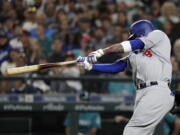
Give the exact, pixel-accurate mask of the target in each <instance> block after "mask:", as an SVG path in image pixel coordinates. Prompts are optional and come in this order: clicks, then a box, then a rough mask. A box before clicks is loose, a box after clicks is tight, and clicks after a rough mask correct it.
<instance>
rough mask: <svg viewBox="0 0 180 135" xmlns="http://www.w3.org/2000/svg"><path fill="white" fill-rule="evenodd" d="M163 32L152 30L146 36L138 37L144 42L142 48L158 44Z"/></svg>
mask: <svg viewBox="0 0 180 135" xmlns="http://www.w3.org/2000/svg"><path fill="white" fill-rule="evenodd" d="M164 36H165V34H164V33H163V32H162V31H160V30H154V31H152V32H150V33H149V34H148V36H146V37H141V38H139V39H140V40H141V41H142V42H143V43H144V49H150V48H152V47H154V46H155V45H157V44H158V42H160V41H161V40H162V39H163V38H164Z"/></svg>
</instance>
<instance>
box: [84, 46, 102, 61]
mask: <svg viewBox="0 0 180 135" xmlns="http://www.w3.org/2000/svg"><path fill="white" fill-rule="evenodd" d="M103 55H104V52H103V50H102V49H99V50H97V51H94V52H92V53H90V54H89V55H88V56H87V61H88V62H89V63H95V62H97V59H98V58H100V57H101V56H103Z"/></svg>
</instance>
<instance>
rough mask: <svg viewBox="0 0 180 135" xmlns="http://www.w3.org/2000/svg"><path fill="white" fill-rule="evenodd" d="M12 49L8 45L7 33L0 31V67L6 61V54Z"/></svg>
mask: <svg viewBox="0 0 180 135" xmlns="http://www.w3.org/2000/svg"><path fill="white" fill-rule="evenodd" d="M11 49H12V47H11V45H10V44H9V39H8V37H7V33H6V32H5V31H3V30H1V31H0V65H1V64H2V63H3V62H4V61H6V60H7V59H8V54H9V52H10V51H11Z"/></svg>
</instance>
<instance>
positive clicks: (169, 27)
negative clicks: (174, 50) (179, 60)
mask: <svg viewBox="0 0 180 135" xmlns="http://www.w3.org/2000/svg"><path fill="white" fill-rule="evenodd" d="M173 29H174V23H173V22H172V21H171V20H170V19H166V20H165V21H164V32H165V33H166V34H167V35H168V37H169V39H170V41H171V44H172V45H173V44H174V41H175V34H174V32H173Z"/></svg>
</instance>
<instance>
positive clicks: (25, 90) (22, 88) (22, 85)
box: [6, 80, 43, 94]
mask: <svg viewBox="0 0 180 135" xmlns="http://www.w3.org/2000/svg"><path fill="white" fill-rule="evenodd" d="M42 92H43V91H42V90H41V89H39V88H36V87H34V86H32V85H30V84H27V83H26V81H25V80H16V81H14V86H13V88H11V89H10V90H8V91H7V92H6V93H8V94H37V93H42Z"/></svg>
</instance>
